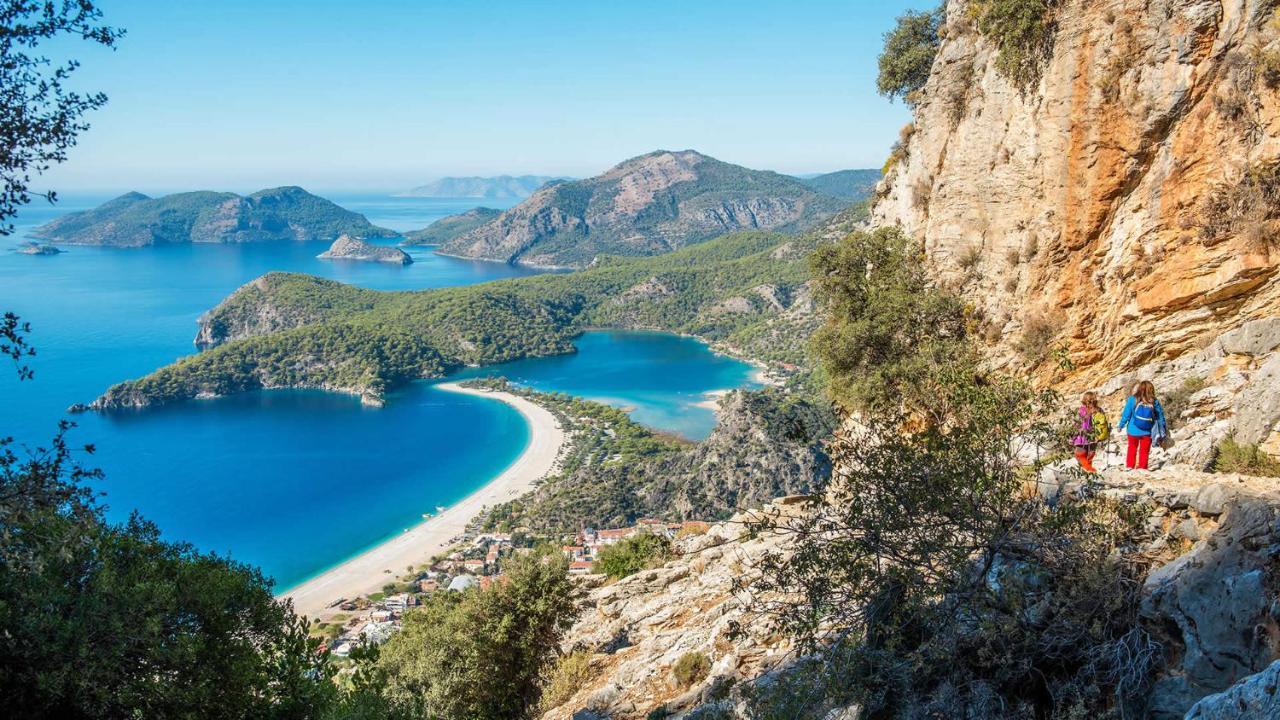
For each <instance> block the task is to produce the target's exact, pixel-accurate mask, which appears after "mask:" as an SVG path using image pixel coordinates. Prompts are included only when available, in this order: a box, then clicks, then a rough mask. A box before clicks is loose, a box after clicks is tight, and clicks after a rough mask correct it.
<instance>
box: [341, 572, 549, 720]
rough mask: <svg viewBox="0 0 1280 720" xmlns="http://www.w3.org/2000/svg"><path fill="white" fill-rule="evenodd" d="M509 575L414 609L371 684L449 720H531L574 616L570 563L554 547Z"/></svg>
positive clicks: (376, 663) (409, 709)
mask: <svg viewBox="0 0 1280 720" xmlns="http://www.w3.org/2000/svg"><path fill="white" fill-rule="evenodd" d="M506 571H507V572H506V581H505V582H497V583H493V584H492V585H490V586H489V587H488V588H485V589H483V590H479V589H477V590H471V591H468V592H465V593H451V592H438V593H433V594H432V595H430V596H429V597H428V599H427V601H426V603H425V604H424V605H423V606H422V607H420V608H416V609H414V610H411V611H409V612H407V613H405V616H404V627H403V629H402V630H401V631H400V632H398V633H396V634H395V635H392V636H391V638H390V639H389V640H387V642H386V643H384V644H383V645H382V646H381V648H380V649H379V652H378V653H377V657H376V658H375V659H374V660H373V661H371V662H372V668H366V669H372V670H376V671H377V674H378V675H380V676H381V677H382V678H383V681H382V682H380V683H378V684H377V685H375V686H374V687H372V688H370V692H371V693H373V694H374V695H377V696H380V697H382V698H385V700H386V702H387V703H389V704H390V705H391V706H392V707H394V708H396V709H397V710H398V711H399V712H402V713H403V714H405V715H408V716H413V717H433V718H440V719H441V720H463V718H466V719H467V720H500V719H502V720H505V719H507V718H527V717H530V716H531V715H532V714H533V713H534V711H535V710H536V709H537V707H538V704H539V701H540V699H541V697H542V684H543V682H544V680H545V679H546V678H547V676H548V675H549V673H550V671H551V668H552V667H554V665H555V663H556V655H557V653H558V649H559V643H560V638H561V635H562V634H563V632H564V630H565V629H566V628H567V627H568V625H569V623H571V622H572V620H573V601H572V596H571V587H570V583H569V577H568V561H567V560H566V559H565V558H564V556H563V555H561V554H560V553H558V552H555V551H553V550H550V549H544V550H542V551H536V552H534V553H532V554H529V555H521V556H517V557H516V558H514V559H513V560H512V561H511V562H509V563H507V566H506Z"/></svg>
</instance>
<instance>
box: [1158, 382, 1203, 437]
mask: <svg viewBox="0 0 1280 720" xmlns="http://www.w3.org/2000/svg"><path fill="white" fill-rule="evenodd" d="M1207 384H1208V383H1206V381H1205V379H1204V378H1202V377H1199V376H1193V377H1189V378H1187V379H1186V380H1183V381H1182V384H1181V385H1179V386H1178V387H1176V388H1174V389H1173V390H1172V391H1170V392H1169V393H1168V394H1166V395H1165V396H1164V399H1163V400H1162V404H1163V405H1164V416H1165V420H1166V422H1167V423H1168V425H1169V429H1170V430H1173V429H1175V428H1177V426H1178V425H1179V424H1180V423H1181V422H1182V413H1184V412H1186V411H1187V408H1188V407H1190V406H1191V396H1192V395H1195V394H1196V393H1198V392H1200V391H1201V390H1203V389H1204V387H1205V385H1207Z"/></svg>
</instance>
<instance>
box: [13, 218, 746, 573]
mask: <svg viewBox="0 0 1280 720" xmlns="http://www.w3.org/2000/svg"><path fill="white" fill-rule="evenodd" d="M329 197H330V198H331V199H333V200H334V201H336V202H338V203H339V204H341V205H343V206H345V207H348V208H350V209H352V210H356V211H358V212H362V213H364V214H365V215H366V216H367V217H368V218H369V219H370V220H371V221H372V222H374V223H376V224H379V225H383V226H386V227H390V228H393V229H396V230H402V231H403V230H411V229H416V228H419V227H424V226H425V225H427V224H429V223H430V222H431V221H433V220H435V219H437V218H439V217H442V216H444V215H447V214H450V213H455V212H460V211H463V210H466V209H468V208H470V207H474V206H475V205H476V204H478V201H475V200H472V199H457V200H450V199H423V198H390V197H385V196H373V195H347V194H330V195H329ZM106 199H109V197H107V196H68V197H64V198H63V200H62V202H60V203H59V204H58V206H57V207H56V208H50V207H48V206H47V205H44V204H37V205H33V206H32V207H31V208H29V209H28V210H27V211H24V213H23V214H22V216H20V217H19V218H18V222H17V225H18V232H17V233H15V235H13V236H12V237H8V238H0V311H2V310H12V311H14V312H17V313H18V314H19V315H21V316H22V318H23V319H24V320H26V321H29V322H30V323H31V325H32V335H31V341H32V343H33V344H34V345H35V346H36V348H37V351H38V355H37V356H36V357H35V358H32V359H31V362H30V363H29V364H30V365H31V366H32V367H33V369H34V370H35V372H36V376H35V379H34V380H32V381H27V382H18V381H17V379H16V376H15V375H14V374H13V373H12V372H9V371H5V372H3V373H0V435H12V436H14V437H15V438H17V440H18V442H19V443H21V444H23V445H26V446H28V447H30V448H35V447H38V446H39V445H40V444H41V443H43V442H47V440H48V439H49V437H51V436H52V434H53V432H54V429H55V424H56V423H57V421H58V420H59V419H61V418H63V417H65V413H64V411H65V409H66V408H67V406H69V405H71V404H72V403H75V402H86V401H88V400H91V399H92V398H94V397H96V396H97V395H98V394H99V393H101V391H102V390H103V389H105V388H106V387H107V386H108V385H110V384H111V383H113V382H117V381H119V380H121V379H125V378H130V377H137V376H139V375H142V374H145V373H146V372H149V371H150V370H152V369H154V368H156V367H158V366H160V365H163V364H166V363H168V362H171V361H172V360H174V359H176V358H178V357H181V356H182V355H186V354H190V353H192V352H193V351H194V348H193V346H192V344H191V341H192V338H193V337H194V335H195V331H196V318H197V317H198V316H199V314H200V313H201V312H203V311H204V310H206V309H208V308H210V307H212V306H213V305H215V304H217V302H218V301H219V300H221V299H222V298H223V297H225V296H226V295H227V294H228V293H230V292H232V291H233V290H234V289H235V288H236V287H239V286H240V285H242V284H243V283H245V282H248V281H249V280H252V279H253V278H255V277H257V276H259V275H261V274H262V273H264V272H268V271H271V270H288V271H297V272H307V273H313V274H316V275H322V276H325V277H330V278H333V279H336V280H340V281H342V282H348V283H352V284H356V285H360V286H362V287H370V288H377V289H412V288H429V287H443V286H449V285H463V284H470V283H477V282H484V281H488V280H495V279H500V278H506V277H513V276H519V275H524V274H528V272H529V271H526V270H522V269H519V268H514V267H510V266H506V265H501V264H496V263H482V262H469V261H463V260H457V259H453V258H444V257H440V256H437V255H433V254H431V253H430V252H429V251H427V250H425V249H417V248H415V249H411V250H410V252H411V254H413V255H414V258H415V260H416V262H415V263H414V264H413V265H410V266H407V267H399V266H388V265H382V264H377V263H333V262H326V261H322V260H317V259H315V255H316V254H318V253H320V252H321V251H322V250H324V249H325V247H326V245H327V244H326V243H292V244H275V243H271V244H267V243H262V244H249V245H238V246H237V245H199V246H197V245H180V246H170V247H154V248H144V249H108V248H86V247H68V248H64V250H65V251H66V252H64V253H63V254H61V255H56V256H51V257H33V256H25V255H19V254H17V253H13V252H9V249H10V248H11V247H12V246H14V245H16V244H17V243H18V242H20V241H21V240H22V237H23V235H24V233H25V232H26V231H28V230H29V229H30V228H32V227H34V226H36V225H39V224H41V223H43V222H45V221H47V220H48V219H50V218H52V217H54V216H56V215H57V214H60V213H65V212H70V211H74V210H78V209H84V208H88V207H93V206H96V205H97V204H99V203H101V202H103V201H104V200H106ZM37 202H38V203H43V201H37ZM494 202H498V203H502V202H503V201H485V203H486V204H493V203H494ZM506 202H507V204H510V201H506ZM577 345H578V349H579V352H578V353H577V354H574V355H567V356H562V357H556V358H541V359H534V360H525V361H519V362H515V363H508V364H506V365H501V366H494V367H493V368H485V369H482V370H480V371H471V373H472V374H474V373H476V372H482V373H484V374H503V375H506V376H507V377H509V378H511V379H512V380H514V381H516V382H520V383H524V384H528V385H530V386H533V387H536V388H539V389H543V390H553V391H563V392H569V393H573V394H576V395H579V396H583V397H588V398H592V399H597V400H600V401H603V402H609V403H611V404H614V405H616V406H619V407H625V408H627V409H629V410H630V411H632V413H633V416H634V417H635V418H636V419H637V420H638V421H639V422H643V423H646V424H648V425H651V426H653V427H655V428H658V429H662V430H667V431H671V432H677V433H680V434H683V435H685V436H687V437H691V438H695V439H696V438H700V437H703V436H705V435H706V434H707V433H708V432H709V431H710V430H711V428H712V427H713V425H714V416H713V414H712V413H711V411H710V410H707V409H706V408H701V407H697V406H695V405H694V403H696V402H698V401H700V400H703V399H704V393H705V392H707V391H709V390H714V389H721V388H729V387H740V386H746V385H750V384H751V379H750V375H751V368H750V366H748V365H746V364H745V363H741V362H738V361H736V360H732V359H729V358H725V357H723V356H719V355H716V354H714V353H712V352H710V351H709V350H708V349H707V348H706V346H705V345H703V344H702V343H700V342H698V341H696V340H693V339H690V338H682V337H677V336H674V335H667V334H662V333H622V332H616V333H615V332H593V333H588V334H587V335H584V336H583V337H582V338H580V339H579V342H578V343H577ZM75 420H76V421H77V422H78V423H79V427H78V428H76V429H75V430H74V431H73V435H72V440H73V442H74V443H80V444H83V443H94V444H95V445H96V446H97V449H98V451H97V453H96V454H95V455H93V456H91V457H86V458H85V461H86V463H87V464H90V465H92V466H96V467H100V468H102V469H103V471H104V472H105V473H106V478H105V480H103V481H102V482H101V484H100V486H99V488H98V489H99V490H101V491H102V492H103V493H104V494H105V496H104V500H105V502H106V503H107V504H108V506H109V508H110V515H111V516H112V517H113V518H116V519H123V518H124V517H127V516H128V514H129V513H130V512H132V511H134V510H137V511H140V512H141V513H142V514H143V516H145V517H147V518H148V519H150V520H153V521H155V522H156V523H157V524H158V525H159V526H160V528H161V529H162V531H163V533H164V536H165V537H166V538H169V539H172V540H183V541H189V542H192V543H194V544H195V545H196V546H198V547H200V548H202V549H206V550H216V551H219V552H223V553H226V554H229V555H230V556H231V557H234V558H236V559H238V560H243V561H246V562H250V563H254V564H256V565H259V566H260V567H262V568H263V569H264V571H265V572H266V573H267V574H268V575H270V576H271V577H273V578H275V579H276V581H277V584H278V587H280V588H287V587H289V586H291V585H294V584H296V583H298V582H301V581H302V580H305V579H306V578H308V577H310V576H312V575H314V574H316V573H318V572H321V571H323V570H324V569H326V568H328V567H330V566H332V565H334V564H336V563H338V562H341V561H342V560H344V559H346V558H348V557H350V556H351V555H354V554H356V553H358V552H360V551H361V550H363V549H366V548H368V547H370V546H372V545H375V544H377V543H378V542H380V541H382V540H384V539H386V538H388V537H391V536H393V535H395V534H396V533H399V532H400V531H401V530H402V529H403V528H405V527H408V526H410V525H412V524H414V523H416V522H417V521H418V520H419V519H420V517H421V514H422V513H423V512H427V511H430V510H432V509H433V508H434V507H435V506H437V505H449V504H451V503H453V502H456V501H457V500H460V499H462V498H463V497H465V496H466V495H467V494H469V493H470V492H471V491H473V490H474V489H475V488H477V487H478V486H480V485H481V484H483V483H484V482H485V481H487V480H488V479H489V478H491V477H493V476H494V475H496V474H497V473H499V472H501V471H502V469H503V468H505V467H506V466H507V465H509V464H510V463H511V462H512V461H513V460H514V459H515V458H516V457H517V456H518V455H519V454H520V452H521V451H522V450H523V448H524V446H525V444H526V443H527V441H528V428H527V426H526V425H525V423H524V421H523V420H522V419H521V417H520V416H519V414H518V413H516V412H515V411H514V410H512V409H511V408H508V407H507V406H506V405H503V404H501V403H498V402H496V401H492V400H485V399H482V398H472V397H467V396H461V395H455V394H452V393H446V392H443V391H440V390H437V389H435V388H434V387H433V386H432V385H431V384H430V383H415V384H414V385H412V386H410V387H409V388H406V389H403V390H401V391H399V392H397V393H396V394H395V395H393V396H392V398H391V399H390V402H388V403H387V405H386V406H385V407H384V408H381V409H373V408H366V407H362V406H361V405H360V403H359V402H358V401H357V400H355V399H354V398H350V397H347V396H343V395H336V394H331V393H324V392H314V391H272V392H262V393H251V394H247V395H243V396H238V397H231V398H222V399H218V400H213V401H200V402H192V403H186V404H183V405H179V406H175V407H170V408H162V409H158V410H152V411H146V412H120V413H110V414H95V413H89V414H85V415H79V416H76V418H75Z"/></svg>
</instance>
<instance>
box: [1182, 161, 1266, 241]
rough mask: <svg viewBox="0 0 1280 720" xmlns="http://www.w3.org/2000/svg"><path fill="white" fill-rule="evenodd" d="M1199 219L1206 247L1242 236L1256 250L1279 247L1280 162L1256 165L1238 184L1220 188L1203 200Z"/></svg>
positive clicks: (1225, 185)
mask: <svg viewBox="0 0 1280 720" xmlns="http://www.w3.org/2000/svg"><path fill="white" fill-rule="evenodd" d="M1199 220H1200V239H1201V240H1202V241H1203V242H1205V243H1206V244H1210V245H1212V244H1216V243H1218V242H1221V241H1223V240H1226V239H1227V238H1231V237H1239V238H1242V239H1244V240H1245V242H1246V244H1247V245H1248V246H1249V247H1253V248H1257V249H1269V248H1275V247H1277V245H1280V242H1278V241H1277V232H1280V223H1278V222H1277V221H1280V162H1272V163H1263V164H1259V165H1255V166H1253V167H1251V168H1249V169H1248V170H1246V171H1245V173H1244V175H1242V176H1241V178H1240V179H1239V180H1238V181H1236V182H1234V183H1223V184H1221V185H1218V186H1217V187H1216V188H1214V189H1213V190H1212V191H1211V192H1210V193H1209V194H1208V195H1206V196H1205V197H1204V199H1203V200H1202V201H1201V203H1200V209H1199Z"/></svg>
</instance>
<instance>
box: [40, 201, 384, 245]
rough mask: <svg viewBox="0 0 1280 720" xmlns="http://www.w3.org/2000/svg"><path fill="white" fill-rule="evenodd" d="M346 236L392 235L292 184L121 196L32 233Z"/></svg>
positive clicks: (142, 238) (62, 237)
mask: <svg viewBox="0 0 1280 720" xmlns="http://www.w3.org/2000/svg"><path fill="white" fill-rule="evenodd" d="M343 234H347V235H352V236H355V237H364V238H396V237H399V236H400V234H399V233H397V232H395V231H394V230H388V229H386V228H381V227H378V226H376V225H374V224H372V223H370V222H369V221H368V219H366V218H365V216H363V215H361V214H360V213H356V212H352V211H350V210H346V209H344V208H342V207H339V206H338V205H336V204H334V203H332V202H330V201H329V200H326V199H324V198H322V197H319V196H317V195H312V194H311V193H309V192H307V191H306V190H303V189H302V188H300V187H279V188H272V189H269V190H260V191H258V192H256V193H253V194H252V195H246V196H243V197H242V196H240V195H236V194H234V193H226V192H212V191H197V192H186V193H178V194H175V195H166V196H164V197H158V198H152V197H147V196H146V195H143V194H142V193H137V192H131V193H126V194H124V195H121V196H120V197H118V198H116V199H114V200H111V201H109V202H107V203H105V204H103V205H100V206H98V207H96V208H94V209H92V210H86V211H84V212H78V213H72V214H70V215H66V216H63V217H60V218H58V219H56V220H54V221H52V222H50V223H47V224H45V225H42V226H40V227H39V228H37V229H36V230H35V232H33V233H32V237H35V238H38V239H40V240H45V241H48V242H54V243H59V244H66V245H107V246H114V247H143V246H149V245H156V244H160V243H243V242H262V241H284V240H289V241H302V240H332V239H334V238H336V237H338V236H340V235H343Z"/></svg>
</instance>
